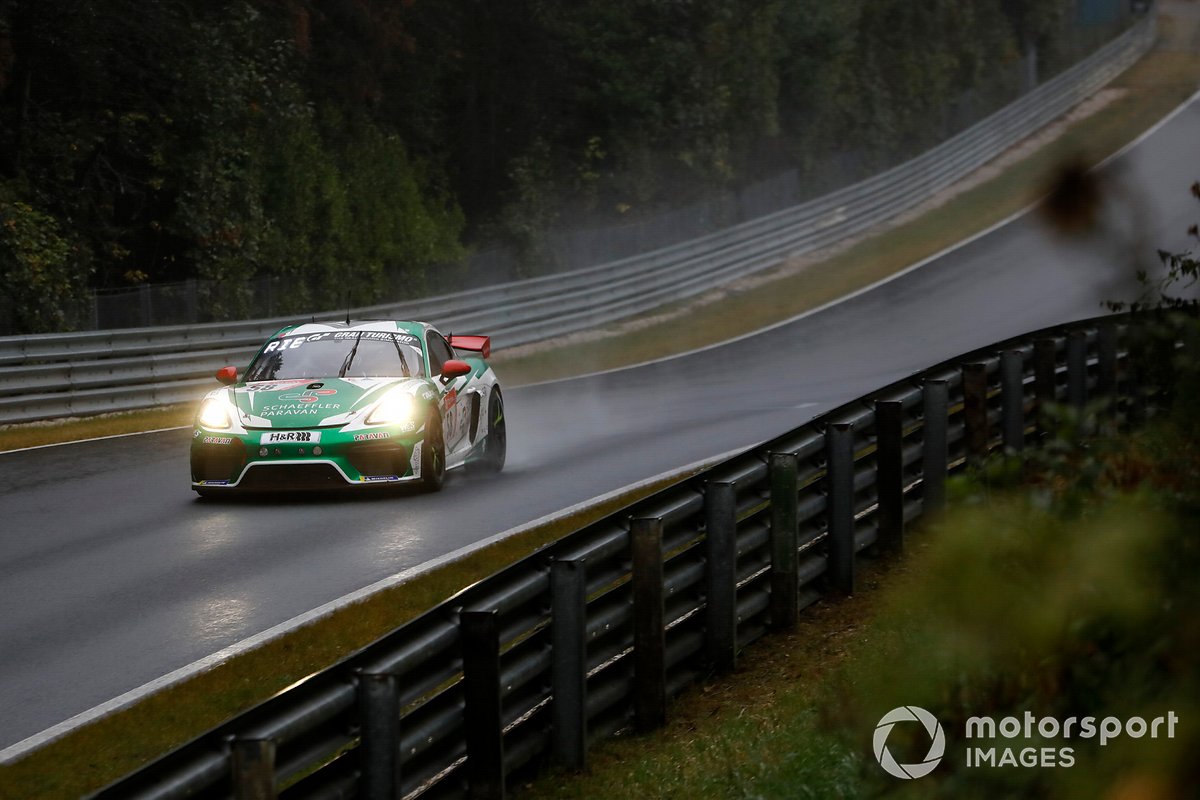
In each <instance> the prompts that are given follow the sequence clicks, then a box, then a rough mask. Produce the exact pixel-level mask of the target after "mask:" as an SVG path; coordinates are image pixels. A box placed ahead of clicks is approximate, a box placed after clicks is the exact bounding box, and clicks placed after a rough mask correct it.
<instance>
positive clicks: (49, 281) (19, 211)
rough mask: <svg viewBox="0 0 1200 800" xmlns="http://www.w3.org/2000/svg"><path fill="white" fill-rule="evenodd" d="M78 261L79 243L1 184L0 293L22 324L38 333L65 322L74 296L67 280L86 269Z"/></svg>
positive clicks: (74, 288)
mask: <svg viewBox="0 0 1200 800" xmlns="http://www.w3.org/2000/svg"><path fill="white" fill-rule="evenodd" d="M78 260H79V259H78V248H77V247H73V246H72V245H71V243H70V242H68V240H67V239H66V237H65V236H64V235H63V232H62V231H61V230H60V229H59V226H58V224H57V223H56V222H55V220H54V219H53V218H52V217H50V216H49V215H47V214H43V213H41V212H39V211H37V210H35V209H34V208H33V207H32V206H30V205H29V204H28V203H24V202H21V201H20V200H13V199H10V197H9V192H8V191H7V188H6V187H3V188H0V296H2V297H4V298H5V299H6V300H8V301H9V304H10V305H11V312H10V313H12V314H13V315H14V317H15V322H16V324H17V325H18V326H19V327H20V328H21V329H23V330H27V331H30V332H31V333H40V332H45V331H54V330H59V329H61V328H63V327H64V326H65V325H66V323H67V322H68V319H67V316H66V314H67V311H68V309H70V307H71V305H72V302H73V301H75V300H77V299H78V295H79V286H78V285H77V284H75V283H74V282H73V280H72V279H73V277H74V274H75V273H77V272H78V271H80V270H85V269H86V265H81V264H78V263H77V261H78Z"/></svg>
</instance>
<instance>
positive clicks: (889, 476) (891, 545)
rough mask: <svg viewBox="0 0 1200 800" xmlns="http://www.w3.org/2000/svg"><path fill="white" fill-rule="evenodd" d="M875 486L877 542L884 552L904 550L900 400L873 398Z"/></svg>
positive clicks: (902, 447) (902, 427) (902, 435)
mask: <svg viewBox="0 0 1200 800" xmlns="http://www.w3.org/2000/svg"><path fill="white" fill-rule="evenodd" d="M875 487H876V493H877V495H878V498H879V511H878V514H877V518H878V520H879V529H878V530H879V532H878V539H877V541H878V543H879V549H880V550H881V551H882V552H885V553H899V552H901V551H903V550H904V404H903V403H901V402H900V401H899V400H876V401H875Z"/></svg>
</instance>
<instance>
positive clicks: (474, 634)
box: [459, 610, 504, 800]
mask: <svg viewBox="0 0 1200 800" xmlns="http://www.w3.org/2000/svg"><path fill="white" fill-rule="evenodd" d="M499 616H500V615H499V614H498V613H497V612H496V611H495V610H486V611H466V610H464V611H462V612H460V613H459V628H460V629H461V632H462V659H463V695H464V699H465V702H466V709H465V712H464V723H465V725H464V727H465V729H466V740H467V786H468V796H469V797H470V798H471V800H503V798H504V716H503V712H502V709H501V698H500V620H499Z"/></svg>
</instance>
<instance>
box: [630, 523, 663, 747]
mask: <svg viewBox="0 0 1200 800" xmlns="http://www.w3.org/2000/svg"><path fill="white" fill-rule="evenodd" d="M629 534H630V538H631V540H632V549H633V576H632V583H633V685H634V688H633V716H634V721H635V722H636V723H637V726H638V728H639V729H640V730H643V731H649V730H654V729H655V728H660V727H662V725H663V724H664V723H665V722H666V721H667V636H666V624H665V622H664V617H665V616H666V610H665V606H664V590H663V549H662V542H663V521H662V519H660V518H657V517H642V518H638V519H634V520H632V521H631V522H630V525H629Z"/></svg>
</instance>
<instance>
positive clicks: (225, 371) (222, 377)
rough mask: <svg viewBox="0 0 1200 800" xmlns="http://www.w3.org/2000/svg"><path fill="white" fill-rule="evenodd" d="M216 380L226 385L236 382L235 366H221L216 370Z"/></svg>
mask: <svg viewBox="0 0 1200 800" xmlns="http://www.w3.org/2000/svg"><path fill="white" fill-rule="evenodd" d="M217 380H218V381H220V382H221V383H223V384H225V385H226V386H232V385H233V384H235V383H237V367H221V368H220V369H219V370H217Z"/></svg>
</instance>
